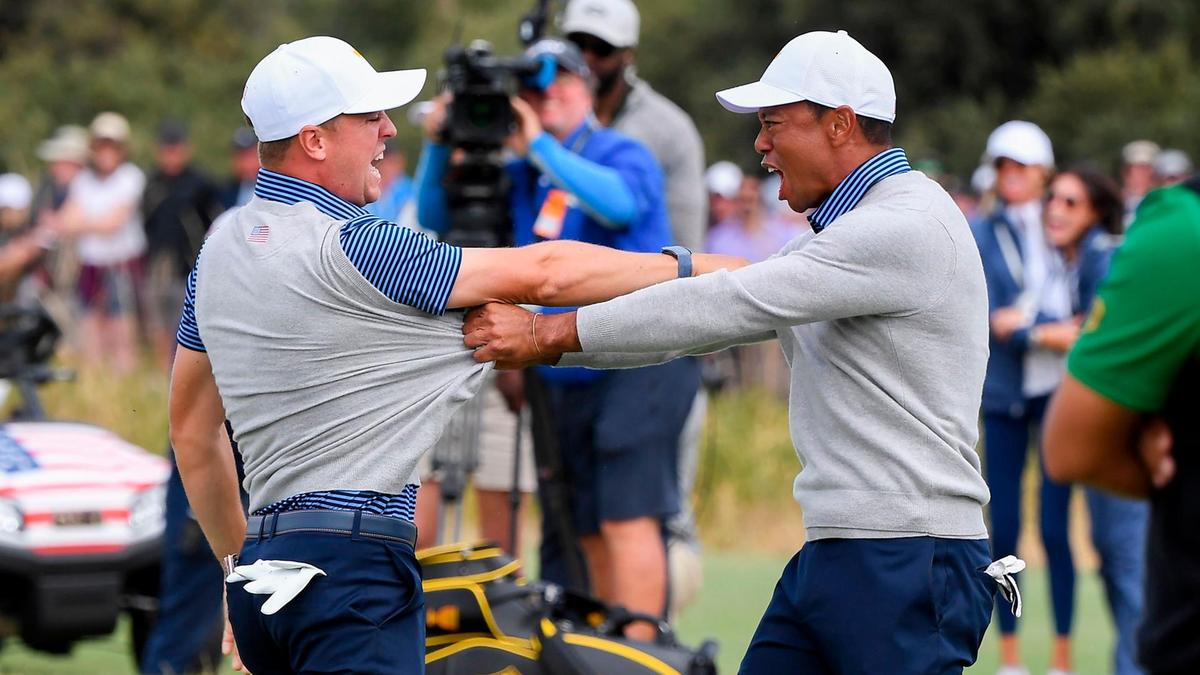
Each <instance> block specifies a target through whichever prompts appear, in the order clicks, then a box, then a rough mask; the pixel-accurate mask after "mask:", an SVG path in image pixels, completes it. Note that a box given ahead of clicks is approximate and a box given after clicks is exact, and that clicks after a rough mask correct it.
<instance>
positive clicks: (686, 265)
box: [662, 246, 692, 279]
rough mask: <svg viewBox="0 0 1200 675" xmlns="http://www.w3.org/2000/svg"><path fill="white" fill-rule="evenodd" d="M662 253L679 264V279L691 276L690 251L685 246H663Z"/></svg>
mask: <svg viewBox="0 0 1200 675" xmlns="http://www.w3.org/2000/svg"><path fill="white" fill-rule="evenodd" d="M662 253H664V254H665V255H669V256H671V257H672V258H674V259H675V260H676V261H678V262H679V278H680V279H686V278H688V277H690V276H692V250H691V249H689V248H688V247H686V246H664V247H663V249H662Z"/></svg>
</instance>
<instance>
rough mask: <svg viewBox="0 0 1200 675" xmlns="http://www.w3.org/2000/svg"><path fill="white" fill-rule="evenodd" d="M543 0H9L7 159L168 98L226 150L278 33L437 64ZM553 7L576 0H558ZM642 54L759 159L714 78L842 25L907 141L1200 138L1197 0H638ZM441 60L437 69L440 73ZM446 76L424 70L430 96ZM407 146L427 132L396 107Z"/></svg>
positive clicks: (512, 46) (508, 32) (141, 128)
mask: <svg viewBox="0 0 1200 675" xmlns="http://www.w3.org/2000/svg"><path fill="white" fill-rule="evenodd" d="M533 4H534V3H533V0H507V1H506V2H495V1H494V0H358V1H357V2H353V3H347V2H334V1H333V0H259V1H257V2H254V3H248V2H236V1H234V0H174V1H172V2H161V1H160V0H109V1H108V2H103V3H100V2H90V1H87V0H59V1H57V2H38V1H36V0H5V2H4V3H3V4H0V89H2V90H3V95H2V96H0V124H2V125H3V126H2V127H0V128H4V129H6V130H8V133H7V134H6V135H5V143H3V144H2V145H0V165H7V166H8V167H10V168H12V169H16V170H19V171H24V172H26V173H32V172H33V171H34V170H35V169H36V168H37V165H36V161H35V160H34V155H33V150H34V148H35V147H36V144H37V142H38V141H40V140H41V139H43V138H45V137H46V136H48V135H49V134H50V133H51V131H52V130H53V129H54V128H55V127H56V126H58V125H59V124H63V123H69V122H74V123H81V122H86V121H87V120H89V119H91V117H92V116H93V115H94V114H95V113H96V112H98V111H100V110H105V109H115V110H119V111H121V112H123V113H124V114H126V115H127V116H128V117H129V118H130V119H131V121H132V123H133V125H134V127H135V137H136V138H137V139H140V141H139V142H137V143H135V146H136V151H137V154H136V156H137V157H138V158H139V159H141V160H143V163H145V160H148V159H149V152H150V147H151V144H150V142H149V139H150V136H151V134H152V132H153V129H155V128H156V127H157V125H158V123H159V122H160V121H161V120H162V119H163V118H164V117H168V116H170V117H176V118H180V119H183V120H185V121H187V122H188V123H189V125H190V127H191V129H192V135H193V138H194V139H195V140H196V145H197V158H198V160H199V162H200V163H202V164H204V165H207V166H208V167H209V168H210V169H215V170H217V171H222V170H224V169H225V161H226V152H227V147H228V137H229V134H230V133H231V132H232V130H233V129H234V128H236V127H237V126H238V125H239V124H240V123H241V111H240V109H239V107H238V105H237V101H238V99H239V96H240V94H241V88H242V86H243V84H244V83H245V78H246V75H247V74H248V73H249V71H250V68H251V67H253V65H254V63H255V62H257V61H258V59H260V58H261V57H262V56H263V55H264V54H266V53H267V52H268V51H270V50H271V49H272V48H274V47H275V45H277V44H279V43H281V42H286V41H289V40H294V39H297V38H300V37H304V36H307V35H313V34H330V35H335V36H338V37H341V38H343V39H346V40H347V41H349V42H351V43H352V44H355V45H358V46H359V49H362V50H363V52H364V53H365V54H366V55H367V56H368V58H370V59H371V60H372V61H373V62H375V63H379V64H384V65H386V66H387V67H406V68H411V67H421V66H423V67H425V68H429V69H430V71H431V75H432V74H434V73H436V71H437V69H438V68H439V67H440V65H441V57H442V53H443V51H444V50H445V48H446V46H447V45H449V44H450V42H451V40H452V39H454V38H455V37H457V38H458V39H460V40H462V41H464V42H465V41H469V40H470V39H473V38H476V37H483V38H487V39H489V40H490V41H491V42H493V44H494V45H495V47H496V50H497V52H499V53H509V54H511V53H515V52H516V51H517V50H518V48H519V43H518V41H517V37H516V25H517V21H518V20H519V18H520V17H521V15H523V14H524V13H525V12H527V11H529V9H530V8H531V7H532V6H533ZM552 4H553V5H554V6H555V9H556V11H557V10H558V9H561V5H562V3H561V2H560V1H556V2H554V3H552ZM640 10H641V12H642V45H641V53H642V55H641V57H640V58H639V59H638V64H639V68H640V69H641V70H642V72H643V73H644V74H645V75H646V77H647V79H649V80H650V81H652V82H654V83H655V86H656V87H658V88H659V89H660V90H662V91H663V93H665V94H666V95H668V96H669V97H671V98H672V99H674V100H676V101H677V102H679V103H680V104H681V105H682V106H683V107H684V108H685V109H687V110H688V112H690V113H691V114H692V115H693V117H694V118H695V120H696V124H697V126H698V127H699V129H700V132H701V135H702V136H703V137H704V139H705V143H706V148H707V151H708V156H709V158H710V159H713V160H715V159H720V158H729V159H732V160H734V161H735V162H737V163H739V164H741V165H743V166H746V167H751V166H753V165H754V164H756V163H757V161H758V158H757V156H756V155H755V154H754V150H753V148H752V147H751V144H750V139H752V138H753V136H754V133H755V128H756V125H755V122H754V120H752V119H750V118H749V117H744V116H730V115H727V114H725V113H724V112H723V111H722V110H721V109H720V107H719V106H718V105H716V103H715V101H714V99H713V92H715V91H717V90H718V89H722V88H724V87H727V86H731V85H734V84H739V83H742V82H748V81H751V80H755V79H757V78H758V76H759V75H760V74H761V64H762V63H763V62H764V61H765V60H766V59H769V58H770V57H771V56H772V55H773V54H774V53H775V52H776V51H778V49H779V48H780V47H782V46H783V44H784V43H785V42H787V40H789V39H790V38H792V37H794V36H795V35H798V34H800V33H803V32H805V31H808V30H816V29H838V28H844V29H846V30H848V31H849V32H850V34H851V35H853V36H855V37H856V38H858V39H859V40H860V41H862V42H863V43H864V44H866V45H868V46H869V47H870V49H871V50H872V51H874V52H875V53H876V54H878V55H879V56H880V57H881V58H882V59H883V60H884V61H885V62H886V63H887V64H888V65H889V66H890V67H891V69H892V72H893V74H894V75H895V78H896V86H897V90H898V91H899V94H900V101H899V113H900V115H899V118H898V124H897V127H896V133H897V137H898V140H899V142H900V143H901V144H903V145H904V146H905V147H906V148H908V149H909V151H910V154H911V155H912V156H913V157H914V159H919V158H933V159H938V160H940V161H941V162H942V163H943V164H944V165H945V166H946V167H947V168H948V169H949V170H950V171H951V172H953V173H955V174H958V175H960V176H966V175H968V174H969V173H970V171H971V170H972V169H973V168H974V166H975V164H976V162H978V160H979V156H980V153H981V152H982V149H983V144H984V140H985V138H986V135H987V133H988V131H989V130H990V129H991V128H993V127H994V126H995V125H996V124H997V123H999V122H1001V121H1003V120H1005V119H1010V118H1014V117H1026V118H1029V119H1032V120H1033V121H1035V122H1037V123H1039V124H1041V125H1042V126H1043V127H1044V128H1046V129H1047V131H1048V132H1050V133H1051V135H1052V136H1053V138H1054V140H1055V144H1056V147H1057V148H1059V149H1060V163H1066V162H1070V161H1074V160H1076V159H1080V158H1090V159H1095V160H1104V161H1112V160H1114V159H1115V157H1116V153H1117V152H1118V150H1119V148H1120V146H1121V145H1122V144H1123V143H1124V142H1126V141H1128V140H1131V139H1132V138H1134V137H1139V136H1147V137H1151V138H1156V139H1158V140H1159V141H1160V142H1163V143H1166V144H1169V145H1172V146H1176V147H1181V148H1183V149H1185V150H1187V151H1189V152H1192V153H1193V154H1200V138H1197V133H1196V131H1194V130H1193V129H1192V128H1191V126H1190V125H1189V124H1188V123H1187V121H1188V119H1189V118H1190V117H1191V116H1192V115H1193V113H1194V111H1195V110H1196V105H1195V104H1196V102H1197V96H1200V93H1198V88H1200V84H1197V76H1196V75H1195V74H1194V73H1195V72H1196V70H1197V65H1198V61H1197V54H1195V53H1193V52H1192V51H1191V49H1190V45H1192V44H1196V43H1197V39H1200V6H1197V5H1196V3H1194V2H1193V1H1192V0H1073V1H1072V2H1069V3H1063V2H1059V1H1058V0H963V1H962V2H958V3H945V2H941V1H939V0H913V1H911V2H896V1H895V0H857V1H856V2H853V3H828V2H816V1H814V0H656V1H655V2H646V1H643V2H641V3H640ZM431 79H432V78H431ZM434 91H435V90H434V86H433V84H432V83H431V84H430V85H429V86H428V87H427V88H426V92H425V93H426V96H427V97H428V96H432V95H433V93H434ZM396 122H397V126H398V127H399V133H400V138H401V141H402V145H403V146H406V147H407V148H408V149H409V150H410V151H412V152H415V150H416V146H417V144H418V143H419V138H420V135H419V133H418V131H417V130H416V129H415V128H412V127H411V126H410V125H408V124H405V123H404V121H403V120H400V119H397V120H396Z"/></svg>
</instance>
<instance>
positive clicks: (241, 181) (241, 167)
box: [221, 127, 261, 209]
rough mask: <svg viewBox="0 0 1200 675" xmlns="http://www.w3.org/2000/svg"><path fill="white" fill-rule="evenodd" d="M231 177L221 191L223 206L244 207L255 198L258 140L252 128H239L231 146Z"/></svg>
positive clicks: (258, 165)
mask: <svg viewBox="0 0 1200 675" xmlns="http://www.w3.org/2000/svg"><path fill="white" fill-rule="evenodd" d="M229 153H230V154H229V169H230V176H229V179H228V180H227V181H226V182H225V184H224V187H223V188H222V189H221V206H222V207H224V208H225V209H232V208H233V207H235V206H243V205H244V204H245V203H246V202H248V201H250V198H251V197H253V196H254V178H255V177H256V176H258V169H259V167H260V166H261V165H260V164H259V162H258V138H257V137H256V136H255V135H254V130H253V129H251V128H250V127H238V130H237V131H235V132H233V138H232V139H231V140H230V144H229Z"/></svg>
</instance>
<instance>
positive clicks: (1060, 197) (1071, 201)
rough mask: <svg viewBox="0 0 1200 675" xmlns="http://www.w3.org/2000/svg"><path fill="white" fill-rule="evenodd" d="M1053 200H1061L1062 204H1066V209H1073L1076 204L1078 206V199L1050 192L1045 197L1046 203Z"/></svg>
mask: <svg viewBox="0 0 1200 675" xmlns="http://www.w3.org/2000/svg"><path fill="white" fill-rule="evenodd" d="M1054 201H1061V202H1062V203H1063V204H1066V205H1067V208H1068V209H1073V208H1075V207H1076V206H1079V200H1078V199H1076V198H1075V197H1070V196H1067V195H1060V194H1057V193H1054V192H1051V193H1050V195H1049V196H1048V197H1046V203H1047V204H1049V203H1051V202H1054Z"/></svg>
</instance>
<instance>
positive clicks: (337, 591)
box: [226, 532, 425, 675]
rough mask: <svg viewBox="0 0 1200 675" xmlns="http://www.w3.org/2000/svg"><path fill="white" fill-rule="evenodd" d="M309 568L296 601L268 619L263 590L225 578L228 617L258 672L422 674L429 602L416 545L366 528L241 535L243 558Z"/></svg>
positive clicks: (251, 667)
mask: <svg viewBox="0 0 1200 675" xmlns="http://www.w3.org/2000/svg"><path fill="white" fill-rule="evenodd" d="M260 559H262V560H292V561H296V562H305V563H309V564H310V565H315V566H317V567H319V568H321V569H322V570H323V571H324V572H325V576H317V577H314V578H313V580H312V581H311V582H310V583H309V584H308V586H307V587H306V588H305V589H304V590H303V591H301V592H300V594H299V595H298V596H296V598H294V599H293V600H292V601H291V602H289V603H288V604H287V605H285V606H284V607H283V608H282V609H280V610H279V611H278V612H277V613H275V614H272V615H270V616H267V615H264V614H262V613H261V611H260V609H261V607H262V605H263V603H264V602H265V601H266V599H267V598H268V597H269V596H267V595H252V594H250V593H248V592H247V591H245V590H244V588H243V586H244V585H243V584H237V583H234V584H228V585H227V586H226V594H227V597H228V600H229V620H230V623H231V624H232V625H233V635H234V639H235V640H236V641H237V646H238V653H239V654H240V655H241V657H242V662H243V663H245V664H246V667H247V668H248V669H249V670H250V672H251V673H254V675H273V674H274V673H379V674H384V675H386V674H389V673H396V674H397V675H399V674H400V673H404V674H405V675H411V674H413V673H423V672H425V600H424V595H423V594H422V591H421V570H420V567H419V565H418V563H417V560H416V557H415V556H414V555H413V550H412V547H411V546H409V545H408V544H406V543H402V542H390V541H386V540H382V539H376V538H368V537H365V536H362V535H355V536H351V535H349V534H333V533H318V532H286V533H282V534H276V535H274V536H271V537H269V538H264V539H261V540H257V541H256V540H247V541H246V543H245V545H244V546H243V547H242V552H241V555H240V560H239V564H242V565H249V564H251V563H253V562H254V561H255V560H260Z"/></svg>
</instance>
